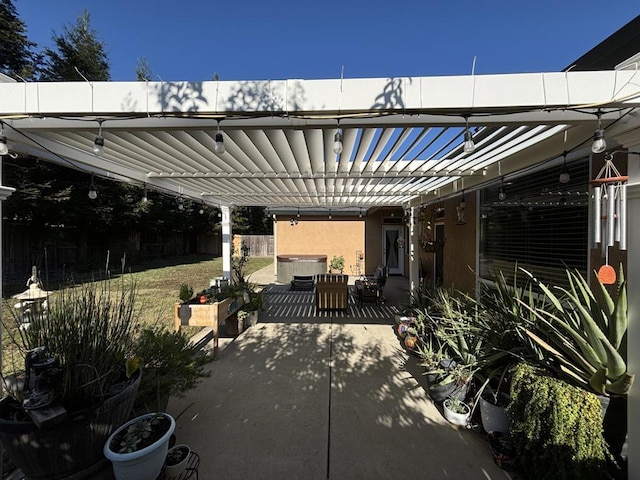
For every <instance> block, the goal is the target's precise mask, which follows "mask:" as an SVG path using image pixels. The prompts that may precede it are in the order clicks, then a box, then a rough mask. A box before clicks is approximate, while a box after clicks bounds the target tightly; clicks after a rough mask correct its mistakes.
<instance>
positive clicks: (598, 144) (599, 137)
mask: <svg viewBox="0 0 640 480" xmlns="http://www.w3.org/2000/svg"><path fill="white" fill-rule="evenodd" d="M600 115H601V113H600V112H598V128H596V131H595V132H594V133H593V143H592V144H591V151H592V152H593V153H602V152H604V151H605V150H606V149H607V141H606V140H605V139H604V129H603V128H602V125H601V121H600Z"/></svg>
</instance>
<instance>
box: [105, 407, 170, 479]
mask: <svg viewBox="0 0 640 480" xmlns="http://www.w3.org/2000/svg"><path fill="white" fill-rule="evenodd" d="M175 428H176V422H175V420H174V419H173V417H172V416H171V415H169V414H168V413H148V414H145V415H141V416H139V417H136V418H134V419H133V420H130V421H128V422H127V423H125V424H124V425H122V426H121V427H118V428H117V429H116V430H115V431H114V432H113V433H112V434H111V436H110V437H109V439H108V440H107V441H106V443H105V445H104V456H105V457H107V459H109V460H110V461H111V464H112V466H113V474H114V476H115V478H116V480H155V479H156V478H157V477H158V475H160V472H161V471H162V467H163V465H164V463H165V460H166V458H167V452H168V450H169V438H170V437H171V434H172V433H173V431H174V430H175Z"/></svg>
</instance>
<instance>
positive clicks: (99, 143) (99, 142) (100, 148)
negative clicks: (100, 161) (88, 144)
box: [93, 120, 104, 155]
mask: <svg viewBox="0 0 640 480" xmlns="http://www.w3.org/2000/svg"><path fill="white" fill-rule="evenodd" d="M98 126H99V128H98V135H96V138H94V140H93V153H95V154H96V155H102V154H103V153H104V137H103V136H102V120H100V121H99V122H98Z"/></svg>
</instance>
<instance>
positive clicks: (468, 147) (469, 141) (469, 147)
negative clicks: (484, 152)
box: [463, 117, 476, 153]
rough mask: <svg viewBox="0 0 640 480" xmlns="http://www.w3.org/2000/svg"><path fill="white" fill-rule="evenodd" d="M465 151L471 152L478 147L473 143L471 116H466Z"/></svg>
mask: <svg viewBox="0 0 640 480" xmlns="http://www.w3.org/2000/svg"><path fill="white" fill-rule="evenodd" d="M464 123H465V127H464V147H463V148H464V153H471V152H473V151H474V150H475V149H476V144H475V143H473V135H471V131H470V130H469V117H464Z"/></svg>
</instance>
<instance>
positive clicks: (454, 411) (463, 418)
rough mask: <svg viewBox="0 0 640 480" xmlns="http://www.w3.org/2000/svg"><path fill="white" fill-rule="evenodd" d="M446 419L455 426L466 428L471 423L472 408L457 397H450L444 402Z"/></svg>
mask: <svg viewBox="0 0 640 480" xmlns="http://www.w3.org/2000/svg"><path fill="white" fill-rule="evenodd" d="M442 405H443V407H444V418H446V419H447V420H449V422H451V423H453V424H454V425H461V426H463V427H465V426H466V425H467V424H468V423H469V417H470V416H471V408H470V407H469V405H467V404H466V403H464V402H462V401H460V399H458V398H457V397H449V398H447V399H446V400H445V401H444V402H443V404H442Z"/></svg>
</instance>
